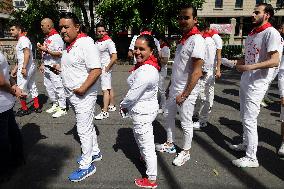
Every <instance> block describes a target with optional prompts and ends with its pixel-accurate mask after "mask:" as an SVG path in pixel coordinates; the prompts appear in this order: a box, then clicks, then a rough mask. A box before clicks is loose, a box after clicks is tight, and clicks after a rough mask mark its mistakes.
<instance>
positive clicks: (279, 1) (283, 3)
mask: <svg viewBox="0 0 284 189" xmlns="http://www.w3.org/2000/svg"><path fill="white" fill-rule="evenodd" d="M283 6H284V1H283V0H277V1H276V7H283Z"/></svg>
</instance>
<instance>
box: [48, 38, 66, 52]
mask: <svg viewBox="0 0 284 189" xmlns="http://www.w3.org/2000/svg"><path fill="white" fill-rule="evenodd" d="M63 46H64V42H63V41H62V39H59V38H54V39H53V40H52V43H51V47H48V48H49V50H51V51H55V52H62V51H63Z"/></svg>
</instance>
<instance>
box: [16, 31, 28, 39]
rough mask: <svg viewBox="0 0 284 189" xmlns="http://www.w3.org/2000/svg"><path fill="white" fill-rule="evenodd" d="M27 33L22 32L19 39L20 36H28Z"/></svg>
mask: <svg viewBox="0 0 284 189" xmlns="http://www.w3.org/2000/svg"><path fill="white" fill-rule="evenodd" d="M26 35H27V32H23V33H20V34H19V37H18V39H20V37H23V36H25V37H26Z"/></svg>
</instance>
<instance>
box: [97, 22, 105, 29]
mask: <svg viewBox="0 0 284 189" xmlns="http://www.w3.org/2000/svg"><path fill="white" fill-rule="evenodd" d="M99 27H103V28H104V29H105V30H106V26H105V24H104V23H103V22H99V23H97V25H96V28H99Z"/></svg>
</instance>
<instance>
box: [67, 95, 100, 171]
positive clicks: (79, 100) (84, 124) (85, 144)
mask: <svg viewBox="0 0 284 189" xmlns="http://www.w3.org/2000/svg"><path fill="white" fill-rule="evenodd" d="M96 99H97V94H96V93H92V94H87V95H85V96H83V97H81V96H77V95H75V94H73V95H72V96H70V98H69V100H70V102H71V105H72V108H73V109H74V111H75V116H76V125H77V132H78V135H79V137H80V141H81V149H82V161H80V167H79V168H81V169H87V168H88V167H89V166H90V165H91V161H92V156H93V155H95V154H98V153H99V152H100V149H99V147H98V142H97V133H96V129H95V127H94V125H93V119H94V113H95V104H96Z"/></svg>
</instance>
